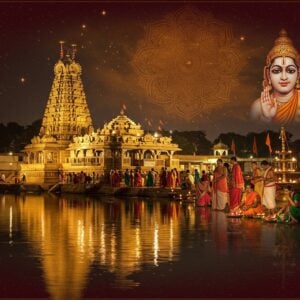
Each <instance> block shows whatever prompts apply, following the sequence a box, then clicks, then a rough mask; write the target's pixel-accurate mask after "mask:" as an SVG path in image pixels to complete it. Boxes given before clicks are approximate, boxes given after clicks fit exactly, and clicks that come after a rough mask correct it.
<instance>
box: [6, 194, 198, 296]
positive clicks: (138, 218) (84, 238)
mask: <svg viewBox="0 0 300 300" xmlns="http://www.w3.org/2000/svg"><path fill="white" fill-rule="evenodd" d="M13 206H14V209H12V207H13ZM13 210H14V215H12V211H13ZM179 213H180V206H179V205H177V204H176V203H169V202H167V203H165V205H162V204H160V203H159V202H145V201H141V200H135V201H133V202H132V201H131V202H124V201H118V200H115V201H113V200H110V199H106V200H105V202H102V201H93V200H91V199H89V198H86V199H85V200H84V201H83V199H82V198H80V197H78V196H77V197H76V196H71V197H70V198H66V197H62V198H59V199H58V198H56V197H54V196H51V195H50V194H49V195H47V194H46V195H45V196H39V195H37V196H35V195H30V196H28V195H27V196H26V200H25V198H24V199H23V200H22V198H19V197H16V196H12V195H9V196H3V198H2V206H1V223H3V224H5V226H7V222H8V223H9V232H10V235H11V239H12V241H13V236H12V227H13V226H17V225H16V224H21V226H22V228H21V230H22V231H23V232H24V233H25V234H26V236H27V238H28V240H29V241H30V243H31V245H33V248H34V249H33V250H34V251H35V252H38V253H39V254H38V255H40V256H41V258H42V260H41V263H42V269H43V271H44V277H45V282H46V285H47V289H48V292H49V294H50V295H51V296H52V297H53V298H56V299H66V298H67V297H71V299H76V298H79V297H80V295H81V293H82V291H83V289H84V287H85V285H86V278H87V276H88V275H89V269H90V267H91V266H92V265H97V264H98V266H99V268H105V269H106V270H108V271H109V272H111V273H113V274H114V275H115V283H114V284H115V285H116V286H118V287H124V288H125V287H126V288H130V287H133V286H136V285H138V284H139V283H138V282H135V281H134V280H131V279H128V278H127V277H128V276H129V275H130V274H132V273H134V272H136V271H138V270H139V269H140V268H141V265H142V264H152V265H159V264H161V263H163V262H165V261H173V260H176V259H177V257H178V248H179V244H180V231H179V224H180V220H179V218H180V217H179V216H180V215H179ZM8 219H9V220H8ZM190 222H194V219H191V220H190Z"/></svg>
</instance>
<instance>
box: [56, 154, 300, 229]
mask: <svg viewBox="0 0 300 300" xmlns="http://www.w3.org/2000/svg"><path fill="white" fill-rule="evenodd" d="M251 169H252V174H251V176H250V178H248V180H247V181H246V180H244V176H243V173H242V169H241V166H240V164H239V163H238V161H237V158H236V157H235V156H233V157H231V159H230V161H229V162H223V161H222V159H221V158H219V159H218V160H217V165H216V167H215V169H214V171H213V172H212V173H211V174H208V173H206V171H204V170H203V171H202V172H201V173H200V172H199V170H198V169H194V171H193V172H190V170H186V171H180V172H179V171H178V170H177V169H176V168H174V169H170V170H168V169H167V168H164V167H163V168H161V170H160V171H159V172H158V171H157V170H155V169H154V168H152V169H151V170H149V171H147V172H143V171H142V170H141V169H139V168H136V169H132V170H129V169H126V171H125V172H122V171H121V170H111V171H110V173H106V174H102V175H99V174H95V172H93V173H92V174H86V173H84V172H80V173H77V174H76V173H68V174H65V175H64V174H61V175H60V181H61V182H63V183H73V184H76V183H93V184H96V183H99V182H104V183H108V184H110V185H111V186H112V187H120V186H127V187H160V188H170V189H176V188H177V189H182V190H187V191H195V197H196V204H197V205H198V206H211V207H212V209H214V210H220V211H225V212H228V213H230V214H235V215H238V214H239V215H244V216H265V218H272V219H274V218H276V219H277V220H278V221H282V222H283V221H284V222H293V223H295V222H297V221H300V203H299V202H300V200H299V194H298V193H294V191H292V190H291V188H290V187H288V188H287V189H288V191H287V190H286V193H287V194H289V196H288V197H289V201H288V205H287V206H285V207H284V208H282V209H280V210H279V211H277V209H276V201H275V197H276V188H277V186H276V178H275V173H274V171H273V168H272V166H271V165H270V164H269V163H268V161H266V160H264V161H262V162H261V163H260V166H259V165H258V163H257V162H254V161H253V162H252V163H251ZM298 203H299V204H298Z"/></svg>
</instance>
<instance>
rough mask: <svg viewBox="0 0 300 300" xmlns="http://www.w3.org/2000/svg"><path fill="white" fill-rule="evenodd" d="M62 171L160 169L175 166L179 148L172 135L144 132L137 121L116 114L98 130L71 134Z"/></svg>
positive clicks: (87, 171)
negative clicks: (76, 134) (89, 132)
mask: <svg viewBox="0 0 300 300" xmlns="http://www.w3.org/2000/svg"><path fill="white" fill-rule="evenodd" d="M67 151H68V152H69V154H68V157H67V159H66V162H65V163H64V164H63V171H64V172H66V173H69V172H81V171H83V172H85V173H87V174H91V173H92V172H95V173H96V174H102V173H105V172H109V171H110V170H123V171H124V170H126V169H133V168H139V169H141V170H142V171H147V170H150V169H151V168H154V169H155V170H160V169H161V168H163V167H168V168H179V160H178V159H175V158H173V155H174V153H175V152H177V151H181V149H180V148H179V147H178V145H177V144H173V143H172V138H171V137H167V136H162V135H160V134H158V133H154V134H152V133H149V132H148V133H146V132H145V131H144V130H143V129H142V128H141V125H140V124H136V123H135V122H134V121H132V120H131V119H130V118H128V117H127V116H126V115H125V114H124V111H123V110H122V111H121V113H120V115H118V116H117V117H116V118H114V119H113V120H112V121H110V122H109V123H106V124H105V125H104V127H103V128H102V129H97V130H96V131H94V132H92V133H91V134H85V135H82V136H75V137H74V138H73V142H72V143H71V144H70V145H69V147H68V149H67Z"/></svg>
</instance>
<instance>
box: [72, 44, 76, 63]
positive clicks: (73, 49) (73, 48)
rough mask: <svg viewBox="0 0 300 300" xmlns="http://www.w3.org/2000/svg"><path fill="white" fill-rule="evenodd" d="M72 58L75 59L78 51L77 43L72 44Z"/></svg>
mask: <svg viewBox="0 0 300 300" xmlns="http://www.w3.org/2000/svg"><path fill="white" fill-rule="evenodd" d="M71 46H72V60H75V56H76V52H77V45H76V44H72V45H71Z"/></svg>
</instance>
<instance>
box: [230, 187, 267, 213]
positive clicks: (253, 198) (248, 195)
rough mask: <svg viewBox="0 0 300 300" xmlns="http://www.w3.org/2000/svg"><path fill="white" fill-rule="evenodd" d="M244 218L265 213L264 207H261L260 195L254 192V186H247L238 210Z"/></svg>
mask: <svg viewBox="0 0 300 300" xmlns="http://www.w3.org/2000/svg"><path fill="white" fill-rule="evenodd" d="M236 210H237V211H239V212H240V213H241V214H243V215H244V216H247V217H250V216H254V215H256V214H261V213H263V211H264V210H263V206H262V205H261V198H260V196H259V194H258V193H257V192H256V191H254V184H252V183H251V184H248V185H247V186H246V192H245V194H244V197H243V200H242V203H241V204H240V205H239V206H238V207H237V208H236Z"/></svg>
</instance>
